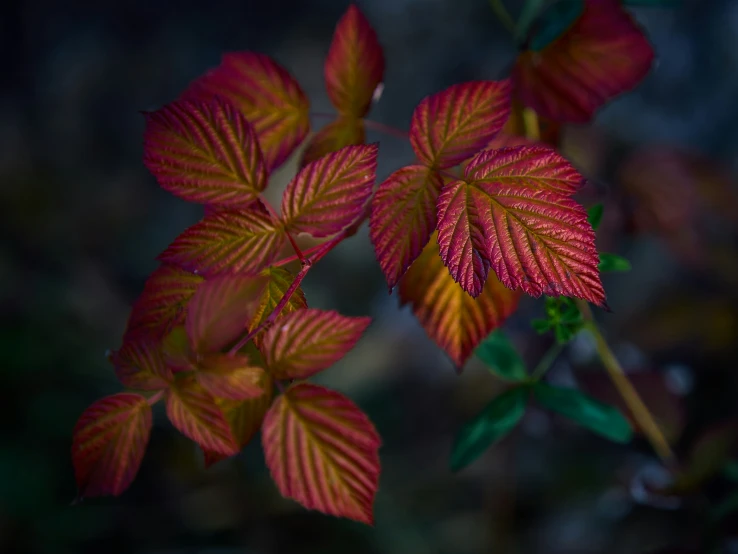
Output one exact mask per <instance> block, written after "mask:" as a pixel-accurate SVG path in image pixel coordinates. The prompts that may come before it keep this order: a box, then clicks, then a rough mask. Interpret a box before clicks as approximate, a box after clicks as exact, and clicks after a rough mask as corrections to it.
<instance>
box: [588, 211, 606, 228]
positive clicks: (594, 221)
mask: <svg viewBox="0 0 738 554" xmlns="http://www.w3.org/2000/svg"><path fill="white" fill-rule="evenodd" d="M604 212H605V207H604V206H603V205H602V204H595V205H594V206H591V207H590V208H588V209H587V221H589V224H590V225H591V226H592V229H594V230H595V231H596V230H597V227H599V226H600V223H602V214H603V213H604Z"/></svg>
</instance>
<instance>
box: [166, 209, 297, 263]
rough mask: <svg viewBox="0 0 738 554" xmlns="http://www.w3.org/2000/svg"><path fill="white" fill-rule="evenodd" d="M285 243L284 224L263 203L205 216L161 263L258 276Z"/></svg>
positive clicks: (175, 241)
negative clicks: (256, 274) (255, 274)
mask: <svg viewBox="0 0 738 554" xmlns="http://www.w3.org/2000/svg"><path fill="white" fill-rule="evenodd" d="M284 243H285V233H284V230H283V228H282V226H281V223H280V222H279V221H277V220H275V219H274V218H273V217H272V215H271V214H270V213H269V212H268V211H267V209H266V208H265V207H264V205H263V204H262V203H261V202H260V201H256V202H254V203H253V204H251V205H250V206H249V207H248V208H243V209H238V210H233V209H226V210H217V211H215V212H213V213H210V214H209V215H206V216H205V218H204V219H202V220H201V221H200V222H199V223H196V224H195V225H193V226H192V227H190V228H189V229H187V230H186V231H185V232H184V233H182V234H181V235H179V236H178V237H177V238H176V239H175V240H174V242H173V243H172V244H171V245H169V247H168V248H167V249H166V250H165V251H164V252H162V253H161V254H160V255H159V258H158V259H159V260H161V261H163V262H167V263H170V264H173V265H177V266H179V267H182V268H183V269H186V270H188V271H196V272H197V273H198V274H199V275H203V276H205V277H208V276H211V275H215V274H217V273H223V272H232V273H255V272H259V271H261V270H262V269H264V268H265V267H267V266H268V265H269V264H270V263H271V262H273V261H274V259H275V258H276V257H277V255H278V254H279V252H280V249H281V248H282V246H283V245H284Z"/></svg>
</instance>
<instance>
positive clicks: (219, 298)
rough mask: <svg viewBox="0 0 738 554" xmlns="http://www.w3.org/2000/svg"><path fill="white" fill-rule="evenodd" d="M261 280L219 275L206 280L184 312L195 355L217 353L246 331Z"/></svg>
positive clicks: (255, 306) (260, 278) (257, 277)
mask: <svg viewBox="0 0 738 554" xmlns="http://www.w3.org/2000/svg"><path fill="white" fill-rule="evenodd" d="M264 281H265V279H264V277H262V276H250V275H220V276H217V277H213V278H212V279H209V280H207V281H205V282H204V283H203V284H202V285H201V286H200V288H198V289H197V292H196V293H195V295H194V296H193V297H192V300H191V301H190V304H189V306H188V309H187V321H186V322H185V325H186V328H187V336H188V337H189V338H190V344H191V345H192V349H193V350H194V351H195V352H196V353H198V354H204V353H206V352H216V351H218V350H220V349H221V348H223V347H224V346H226V345H227V344H229V343H230V342H232V341H234V340H235V339H236V338H238V336H239V335H240V334H241V333H243V332H244V331H245V330H246V326H247V324H248V323H249V321H251V318H252V317H253V314H254V311H255V310H256V308H257V302H258V299H259V294H260V292H261V291H262V289H263V287H264Z"/></svg>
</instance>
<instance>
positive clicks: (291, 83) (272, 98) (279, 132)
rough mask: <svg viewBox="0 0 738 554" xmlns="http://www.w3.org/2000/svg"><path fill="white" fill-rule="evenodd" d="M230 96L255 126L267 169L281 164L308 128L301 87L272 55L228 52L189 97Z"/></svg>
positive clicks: (307, 104) (192, 86)
mask: <svg viewBox="0 0 738 554" xmlns="http://www.w3.org/2000/svg"><path fill="white" fill-rule="evenodd" d="M214 96H221V97H225V98H227V99H228V100H229V101H231V102H232V103H233V104H234V105H235V106H237V107H238V109H239V110H240V112H241V113H242V114H243V115H244V117H245V118H246V119H247V120H248V121H249V122H250V123H251V125H253V127H254V130H255V131H256V134H257V136H258V137H259V144H260V145H261V149H262V152H263V155H264V159H265V162H266V165H267V168H268V169H269V170H273V169H275V168H276V167H278V166H280V165H282V163H283V162H284V161H285V160H286V159H287V158H288V157H289V156H290V154H292V152H294V150H295V149H296V148H297V147H298V146H299V145H300V143H301V142H302V141H303V139H304V138H305V136H306V135H307V133H308V131H309V130H310V117H309V113H310V103H309V101H308V99H307V96H305V93H304V92H303V91H302V88H300V85H299V83H298V82H297V81H296V80H295V78H294V77H292V76H291V75H290V74H289V72H288V71H287V70H286V69H284V68H283V67H282V66H281V65H279V64H278V63H277V62H275V61H274V60H273V59H272V58H270V57H269V56H265V55H263V54H257V53H254V52H231V53H229V54H225V55H224V56H223V59H222V61H221V63H220V65H219V66H218V67H217V68H215V69H212V70H210V71H208V72H207V73H206V74H205V75H203V76H202V77H200V78H199V79H197V80H196V81H195V82H194V83H192V84H191V85H190V87H189V89H188V90H187V91H186V92H185V94H184V95H183V97H185V98H198V99H201V98H205V99H210V98H213V97H214Z"/></svg>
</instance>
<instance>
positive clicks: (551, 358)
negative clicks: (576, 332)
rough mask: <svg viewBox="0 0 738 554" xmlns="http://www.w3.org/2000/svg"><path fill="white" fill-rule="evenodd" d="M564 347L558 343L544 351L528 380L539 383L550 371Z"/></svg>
mask: <svg viewBox="0 0 738 554" xmlns="http://www.w3.org/2000/svg"><path fill="white" fill-rule="evenodd" d="M565 346H566V345H565V344H561V343H560V342H558V341H557V342H555V343H553V344H552V345H551V348H549V349H548V350H547V351H546V353H545V354H544V355H543V357H542V358H541V361H539V362H538V365H537V366H536V368H535V369H534V370H533V373H531V375H530V378H531V380H532V381H539V380H540V379H541V378H542V377H543V376H544V375H545V374H546V372H547V371H548V370H549V369H551V366H552V365H553V363H554V362H555V361H556V358H558V357H559V354H561V353H562V352H563V351H564V347H565Z"/></svg>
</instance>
